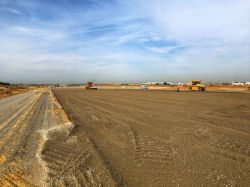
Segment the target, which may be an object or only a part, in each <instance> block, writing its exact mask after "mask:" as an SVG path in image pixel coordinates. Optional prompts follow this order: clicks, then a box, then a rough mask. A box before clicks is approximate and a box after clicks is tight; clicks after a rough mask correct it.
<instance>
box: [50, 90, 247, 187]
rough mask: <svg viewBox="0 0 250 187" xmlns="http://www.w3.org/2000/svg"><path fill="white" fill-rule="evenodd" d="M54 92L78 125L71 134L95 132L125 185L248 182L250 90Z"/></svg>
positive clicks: (91, 135)
mask: <svg viewBox="0 0 250 187" xmlns="http://www.w3.org/2000/svg"><path fill="white" fill-rule="evenodd" d="M54 93H55V95H56V97H57V98H58V100H59V101H60V103H61V104H62V106H63V108H64V109H65V111H66V113H67V114H68V115H69V117H70V119H71V120H72V121H73V122H74V124H75V125H76V128H75V129H74V130H73V131H72V132H71V136H75V137H77V138H78V140H80V142H84V139H85V138H86V137H88V138H89V139H90V142H91V143H92V144H93V147H94V149H95V150H96V152H97V153H98V155H99V156H100V157H101V159H102V160H103V161H104V163H105V165H106V167H107V168H108V171H109V172H110V174H111V176H112V179H113V180H114V181H115V182H116V183H117V184H118V185H120V186H122V185H125V186H126V185H128V186H164V185H167V186H197V185H199V186H200V185H204V186H207V185H227V186H247V185H249V184H250V179H249V176H250V172H249V169H250V162H249V161H250V107H249V106H250V94H244V93H189V92H185V93H184V92H180V93H177V92H166V91H165V92H164V91H141V90H89V91H86V90H83V89H69V88H66V89H63V88H59V89H55V90H54ZM89 150H91V149H89ZM95 171H98V168H96V169H95ZM109 182H110V181H107V183H106V185H109V184H110V183H109Z"/></svg>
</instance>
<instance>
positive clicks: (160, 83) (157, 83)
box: [143, 82, 163, 85]
mask: <svg viewBox="0 0 250 187" xmlns="http://www.w3.org/2000/svg"><path fill="white" fill-rule="evenodd" d="M143 84H144V85H163V82H145V83H143Z"/></svg>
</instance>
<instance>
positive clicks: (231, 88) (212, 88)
mask: <svg viewBox="0 0 250 187" xmlns="http://www.w3.org/2000/svg"><path fill="white" fill-rule="evenodd" d="M97 87H98V88H99V89H125V90H126V89H133V90H140V89H141V85H120V84H98V85H97ZM147 87H148V89H149V90H168V91H170V90H172V91H176V90H177V86H164V85H149V86H147ZM82 88H84V87H82ZM178 88H179V90H180V91H188V90H189V89H188V86H178ZM206 91H212V92H215V91H217V92H250V89H249V88H248V86H230V85H228V86H225V85H212V86H210V85H206Z"/></svg>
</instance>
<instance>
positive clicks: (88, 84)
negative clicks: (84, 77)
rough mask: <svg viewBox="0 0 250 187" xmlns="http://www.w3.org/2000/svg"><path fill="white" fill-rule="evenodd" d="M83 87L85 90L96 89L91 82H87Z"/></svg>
mask: <svg viewBox="0 0 250 187" xmlns="http://www.w3.org/2000/svg"><path fill="white" fill-rule="evenodd" d="M85 89H86V90H97V87H96V85H95V84H94V83H93V82H87V84H86V86H85Z"/></svg>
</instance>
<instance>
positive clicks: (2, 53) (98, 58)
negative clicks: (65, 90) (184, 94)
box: [0, 0, 250, 83]
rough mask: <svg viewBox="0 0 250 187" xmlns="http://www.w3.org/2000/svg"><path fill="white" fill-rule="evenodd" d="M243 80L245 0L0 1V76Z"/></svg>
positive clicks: (247, 71)
mask: <svg viewBox="0 0 250 187" xmlns="http://www.w3.org/2000/svg"><path fill="white" fill-rule="evenodd" d="M192 79H199V80H202V81H203V82H209V81H212V82H230V81H250V1H249V0H188V1H187V0H126V1H125V0H0V82H1V81H5V82H11V83H82V82H86V81H94V82H97V83H139V82H148V81H172V82H187V81H190V80H192Z"/></svg>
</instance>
